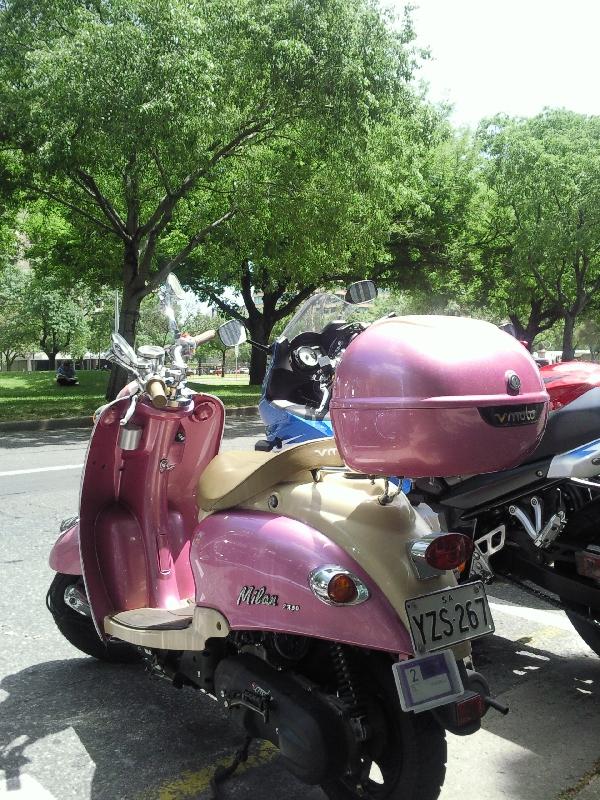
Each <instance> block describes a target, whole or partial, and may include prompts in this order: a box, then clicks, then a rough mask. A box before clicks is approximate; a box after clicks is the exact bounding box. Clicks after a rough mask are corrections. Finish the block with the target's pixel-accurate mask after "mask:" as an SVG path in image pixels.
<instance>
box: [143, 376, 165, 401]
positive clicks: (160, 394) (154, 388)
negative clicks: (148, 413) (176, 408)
mask: <svg viewBox="0 0 600 800" xmlns="http://www.w3.org/2000/svg"><path fill="white" fill-rule="evenodd" d="M146 388H147V390H148V394H149V395H150V399H151V400H152V405H153V406H154V408H164V407H165V406H166V405H167V394H166V392H165V386H164V384H163V382H162V381H161V380H159V379H158V378H151V379H150V380H149V381H148V384H147V386H146Z"/></svg>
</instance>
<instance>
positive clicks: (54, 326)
mask: <svg viewBox="0 0 600 800" xmlns="http://www.w3.org/2000/svg"><path fill="white" fill-rule="evenodd" d="M26 291H27V308H28V319H29V327H30V330H31V331H32V332H35V335H36V336H37V342H38V344H39V346H40V348H41V350H43V351H44V352H45V353H46V355H47V356H48V360H49V362H50V363H49V368H50V369H51V370H54V369H55V368H56V356H57V354H58V353H69V354H70V355H72V356H75V357H76V356H82V355H83V354H84V353H85V351H86V350H87V342H88V336H89V329H88V326H87V321H86V309H85V306H84V303H83V302H82V301H83V299H84V297H82V293H81V291H80V292H78V293H76V292H65V291H63V290H61V289H58V288H56V286H55V285H54V284H53V282H52V281H51V280H50V279H47V278H46V279H43V278H39V277H33V278H31V280H30V281H29V282H28V284H27V287H26ZM87 311H88V313H89V306H88V309H87Z"/></svg>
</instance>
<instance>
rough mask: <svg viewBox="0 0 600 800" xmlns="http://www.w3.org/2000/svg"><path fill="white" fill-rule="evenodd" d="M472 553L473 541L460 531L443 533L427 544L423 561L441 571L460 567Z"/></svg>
mask: <svg viewBox="0 0 600 800" xmlns="http://www.w3.org/2000/svg"><path fill="white" fill-rule="evenodd" d="M472 554H473V542H472V540H471V539H469V537H468V536H464V535H463V534H462V533H444V534H442V535H441V536H436V537H435V539H433V541H432V542H430V543H429V545H428V546H427V550H426V551H425V561H426V562H427V563H428V564H429V566H430V567H433V568H434V569H439V570H442V571H445V570H451V569H460V568H461V566H462V565H464V564H465V562H466V561H468V560H469V559H470V558H471V555H472Z"/></svg>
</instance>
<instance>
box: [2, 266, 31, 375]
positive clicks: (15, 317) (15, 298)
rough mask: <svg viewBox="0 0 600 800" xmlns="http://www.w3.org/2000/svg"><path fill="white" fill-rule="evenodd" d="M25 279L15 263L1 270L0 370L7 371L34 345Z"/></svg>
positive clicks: (24, 275)
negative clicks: (3, 368)
mask: <svg viewBox="0 0 600 800" xmlns="http://www.w3.org/2000/svg"><path fill="white" fill-rule="evenodd" d="M27 283H28V281H27V276H26V274H25V273H24V272H23V271H22V270H21V269H19V268H18V267H17V266H16V265H15V263H14V262H13V263H9V264H8V265H6V266H5V267H4V269H2V268H0V368H1V367H2V362H3V363H4V367H5V369H6V370H7V371H10V369H11V367H12V365H13V363H14V361H15V359H16V358H17V357H18V356H20V355H24V354H25V353H26V352H28V351H29V350H31V348H32V345H33V342H34V341H35V339H34V336H33V333H32V331H31V326H30V325H29V324H28V323H29V320H30V316H29V312H28V302H27V300H28V296H27Z"/></svg>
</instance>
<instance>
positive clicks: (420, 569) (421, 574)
mask: <svg viewBox="0 0 600 800" xmlns="http://www.w3.org/2000/svg"><path fill="white" fill-rule="evenodd" d="M445 535H446V533H445V531H440V532H439V533H429V534H427V536H423V537H421V539H413V540H412V541H411V542H409V543H408V545H407V547H408V555H409V558H410V563H411V564H412V567H413V571H414V573H415V575H416V576H417V578H418V579H419V580H420V581H426V580H429V579H430V578H437V577H439V576H440V575H443V574H444V571H443V570H441V569H436V568H435V567H432V566H431V565H430V564H428V563H427V561H426V560H425V553H426V551H427V548H428V547H429V545H430V544H431V543H432V542H433V541H435V539H438V538H439V537H440V536H445Z"/></svg>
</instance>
